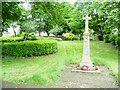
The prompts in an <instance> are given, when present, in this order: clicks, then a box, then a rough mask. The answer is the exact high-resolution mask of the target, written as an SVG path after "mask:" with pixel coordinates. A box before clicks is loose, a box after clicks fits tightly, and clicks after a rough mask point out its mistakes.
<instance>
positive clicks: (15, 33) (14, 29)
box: [13, 27, 16, 37]
mask: <svg viewBox="0 0 120 90" xmlns="http://www.w3.org/2000/svg"><path fill="white" fill-rule="evenodd" d="M13 32H14V36H15V37H16V31H15V28H14V27H13Z"/></svg>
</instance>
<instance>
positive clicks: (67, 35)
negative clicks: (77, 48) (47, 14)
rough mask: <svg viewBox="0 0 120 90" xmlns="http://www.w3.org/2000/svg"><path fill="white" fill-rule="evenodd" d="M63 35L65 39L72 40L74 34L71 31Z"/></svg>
mask: <svg viewBox="0 0 120 90" xmlns="http://www.w3.org/2000/svg"><path fill="white" fill-rule="evenodd" d="M63 36H64V39H65V40H73V39H74V37H75V35H74V34H72V33H65V34H64V35H63Z"/></svg>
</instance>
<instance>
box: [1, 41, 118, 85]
mask: <svg viewBox="0 0 120 90" xmlns="http://www.w3.org/2000/svg"><path fill="white" fill-rule="evenodd" d="M82 48H83V41H61V42H58V52H57V53H56V54H52V55H47V56H39V57H31V58H14V57H4V58H3V60H2V79H3V80H4V81H10V82H16V83H30V84H41V85H45V84H50V83H52V82H54V81H56V80H59V77H60V75H61V71H62V70H63V69H64V67H65V66H66V65H69V64H75V63H80V60H81V58H82ZM91 60H92V61H93V62H94V63H95V64H97V65H105V66H107V67H108V68H110V70H111V72H112V74H113V75H115V77H116V79H117V78H118V75H117V74H118V52H117V50H116V49H115V48H114V47H113V46H112V45H109V44H105V43H104V42H101V41H91Z"/></svg>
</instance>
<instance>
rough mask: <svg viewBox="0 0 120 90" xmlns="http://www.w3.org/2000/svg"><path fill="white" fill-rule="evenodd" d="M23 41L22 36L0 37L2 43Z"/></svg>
mask: <svg viewBox="0 0 120 90" xmlns="http://www.w3.org/2000/svg"><path fill="white" fill-rule="evenodd" d="M21 41H24V39H23V37H15V38H10V37H9V38H6V37H1V38H0V42H3V43H9V42H21Z"/></svg>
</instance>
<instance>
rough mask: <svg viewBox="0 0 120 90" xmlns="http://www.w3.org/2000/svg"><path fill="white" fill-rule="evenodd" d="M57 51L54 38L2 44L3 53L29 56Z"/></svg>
mask: <svg viewBox="0 0 120 90" xmlns="http://www.w3.org/2000/svg"><path fill="white" fill-rule="evenodd" d="M55 52H57V42H56V41H54V40H36V41H24V42H14V43H4V44H3V45H2V55H3V56H4V55H8V56H15V57H29V56H39V55H46V54H51V53H55Z"/></svg>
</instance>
